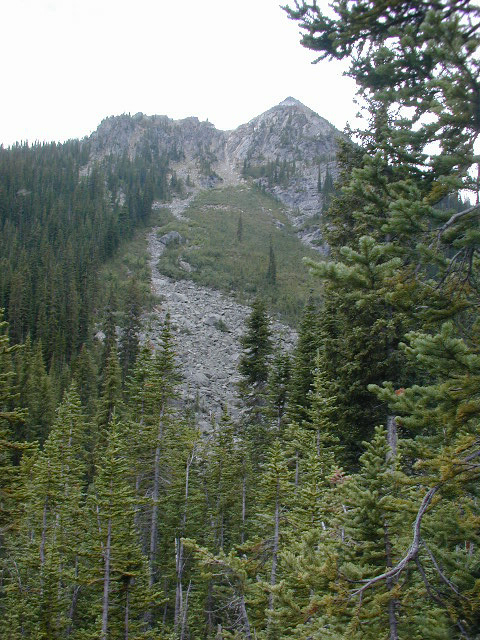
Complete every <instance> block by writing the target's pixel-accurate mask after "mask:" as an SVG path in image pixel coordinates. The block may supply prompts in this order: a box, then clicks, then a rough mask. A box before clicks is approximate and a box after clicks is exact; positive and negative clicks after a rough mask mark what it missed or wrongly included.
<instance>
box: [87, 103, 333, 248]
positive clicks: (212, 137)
mask: <svg viewBox="0 0 480 640" xmlns="http://www.w3.org/2000/svg"><path fill="white" fill-rule="evenodd" d="M342 137H343V134H342V133H341V132H340V131H339V130H338V129H336V128H335V127H334V126H333V125H332V124H331V123H329V122H328V121H327V120H326V119H325V118H323V117H322V116H320V115H318V114H317V113H316V112H315V111H313V110H312V109H310V108H309V107H307V106H306V105H304V104H303V103H301V102H300V101H299V100H297V99H296V98H293V97H292V96H288V97H287V98H286V99H285V100H283V101H282V102H280V103H279V104H278V105H275V106H273V107H271V108H270V109H268V110H267V111H265V112H263V113H261V114H259V115H258V116H255V117H254V118H252V119H251V120H249V121H248V122H246V123H244V124H241V125H240V126H238V127H237V128H235V129H232V130H227V131H222V130H219V129H217V128H216V127H215V126H214V125H213V124H212V123H211V122H209V121H208V120H207V121H200V120H199V119H198V118H197V117H195V116H189V117H187V118H183V119H180V120H173V119H171V118H169V117H168V116H165V115H151V116H148V115H145V114H143V113H140V112H139V113H137V114H135V115H133V116H131V115H127V114H122V115H120V116H110V117H108V118H105V119H104V120H102V122H101V123H100V125H99V126H98V128H97V129H96V131H94V132H93V133H92V134H91V136H90V137H89V138H88V140H89V141H90V144H91V148H92V154H91V161H101V160H102V159H103V158H105V157H106V156H108V155H120V154H125V153H126V154H127V155H128V156H129V158H130V159H133V158H135V157H136V156H137V155H139V154H143V155H145V154H151V157H152V159H153V160H154V161H155V160H156V161H160V160H161V159H167V160H168V162H169V166H170V170H171V176H172V177H174V179H175V181H180V183H181V184H183V185H184V186H185V196H188V195H191V194H192V193H193V192H194V190H195V188H196V189H209V188H219V187H221V186H232V185H239V184H242V183H244V182H246V181H251V182H253V183H255V184H257V185H258V186H259V187H261V188H262V189H264V190H265V191H267V192H269V193H271V194H272V195H274V196H275V197H277V198H278V199H279V200H280V201H281V202H282V204H284V205H286V206H287V207H288V208H289V210H290V216H291V220H292V222H293V223H294V224H295V226H296V227H297V228H298V229H299V232H300V233H301V234H303V236H302V237H303V238H304V241H305V242H306V244H311V245H313V244H317V245H319V244H320V245H321V238H320V236H319V231H318V227H317V225H316V224H313V225H311V226H309V219H311V218H313V217H315V216H317V217H318V215H319V214H320V212H321V210H322V207H323V205H324V202H325V195H324V194H323V193H322V192H321V185H322V183H325V182H326V179H327V175H328V174H330V178H332V179H334V178H335V177H336V175H337V165H336V162H335V156H336V151H337V140H338V139H339V138H342ZM330 182H331V180H330Z"/></svg>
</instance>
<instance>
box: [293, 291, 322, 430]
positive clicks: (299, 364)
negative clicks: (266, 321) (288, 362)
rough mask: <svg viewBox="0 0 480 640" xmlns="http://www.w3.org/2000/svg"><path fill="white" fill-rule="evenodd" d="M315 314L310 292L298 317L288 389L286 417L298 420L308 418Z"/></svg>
mask: <svg viewBox="0 0 480 640" xmlns="http://www.w3.org/2000/svg"><path fill="white" fill-rule="evenodd" d="M318 314H319V311H318V309H317V306H316V305H315V302H314V301H313V297H312V296H310V298H309V300H308V302H307V304H306V305H305V308H304V310H303V313H302V318H301V320H300V327H299V331H298V340H297V343H296V345H295V349H294V351H293V356H292V373H291V379H290V385H289V393H288V400H289V402H288V412H287V413H288V418H289V420H291V421H296V422H298V423H301V422H302V421H303V420H307V419H308V411H309V408H310V403H311V392H312V387H313V377H314V371H315V358H316V355H317V350H318V348H319V346H320V339H321V338H320V328H319V318H318Z"/></svg>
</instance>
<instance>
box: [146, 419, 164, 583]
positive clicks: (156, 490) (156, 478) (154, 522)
mask: <svg viewBox="0 0 480 640" xmlns="http://www.w3.org/2000/svg"><path fill="white" fill-rule="evenodd" d="M162 441H163V410H162V413H161V415H160V423H159V426H158V436H157V446H156V448H155V460H154V463H153V487H152V519H151V522H150V549H149V569H150V578H149V582H150V587H152V586H153V584H154V582H155V573H156V572H155V564H156V555H157V534H158V497H159V494H160V454H161V449H162Z"/></svg>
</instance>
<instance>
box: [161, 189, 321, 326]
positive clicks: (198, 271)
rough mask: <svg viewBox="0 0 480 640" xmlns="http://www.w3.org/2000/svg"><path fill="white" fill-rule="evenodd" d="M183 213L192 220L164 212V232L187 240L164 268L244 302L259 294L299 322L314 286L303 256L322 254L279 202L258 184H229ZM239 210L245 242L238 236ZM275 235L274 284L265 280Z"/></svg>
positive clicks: (169, 254) (165, 259)
mask: <svg viewBox="0 0 480 640" xmlns="http://www.w3.org/2000/svg"><path fill="white" fill-rule="evenodd" d="M184 215H185V217H187V218H188V222H181V221H179V220H175V219H173V217H172V216H171V214H170V215H167V214H166V213H164V215H163V220H162V221H161V222H163V224H162V226H161V230H160V232H159V233H160V234H161V235H163V234H164V233H166V232H167V231H172V230H175V231H179V232H180V233H181V235H182V236H183V237H184V238H186V243H185V244H182V245H180V246H179V245H173V246H172V245H170V246H169V247H168V248H167V250H166V251H165V252H164V254H163V256H162V257H161V259H160V261H159V269H160V271H161V272H162V273H164V274H165V275H168V276H171V277H172V278H176V279H180V278H188V279H191V280H193V281H194V282H197V283H199V284H202V285H206V286H210V287H214V288H217V289H221V290H224V291H228V292H230V293H233V294H234V295H235V296H236V297H237V299H239V300H241V301H244V302H246V301H249V300H251V299H252V298H254V297H255V296H257V295H260V296H262V297H264V298H265V300H266V301H267V304H268V305H269V307H270V309H271V310H272V311H273V312H275V313H278V314H279V315H280V316H281V317H282V318H283V319H284V320H286V321H287V322H289V323H291V324H295V323H296V321H297V320H298V317H299V314H300V312H301V310H302V308H303V305H304V303H305V300H306V298H307V296H308V293H309V291H310V289H311V288H312V287H314V286H315V285H314V283H313V282H312V281H311V277H310V275H309V273H308V269H307V268H306V267H305V266H304V265H303V263H302V258H303V257H304V256H306V255H310V256H312V257H314V258H316V259H318V257H319V256H318V253H315V252H313V251H311V250H309V249H308V248H307V247H305V246H304V245H302V244H301V242H300V241H299V239H298V238H297V237H296V235H295V233H294V231H293V229H292V226H291V224H290V223H289V221H288V219H287V217H286V215H285V211H284V208H283V206H282V205H281V204H280V203H278V202H277V201H276V200H275V199H273V198H272V197H271V196H269V195H267V194H264V193H262V192H261V191H260V190H258V189H256V188H252V187H247V186H244V187H230V188H225V189H215V190H210V191H204V192H202V193H200V194H199V195H198V196H197V197H196V198H195V200H194V201H193V202H192V204H191V205H190V207H189V208H188V209H187V210H186V211H185V213H184ZM240 215H241V217H242V228H243V234H242V240H241V241H239V240H238V239H237V228H238V221H239V217H240ZM279 222H280V223H282V224H283V225H284V226H283V227H282V228H279V224H278V223H279ZM270 239H271V241H272V246H273V249H274V253H275V260H276V269H277V278H276V285H275V286H272V285H270V284H269V283H268V282H267V279H266V273H267V269H268V263H269V247H270ZM180 260H183V261H184V262H188V263H189V264H190V265H191V267H192V268H193V270H192V272H191V273H188V272H186V271H185V270H184V269H182V268H181V267H180V265H179V261H180Z"/></svg>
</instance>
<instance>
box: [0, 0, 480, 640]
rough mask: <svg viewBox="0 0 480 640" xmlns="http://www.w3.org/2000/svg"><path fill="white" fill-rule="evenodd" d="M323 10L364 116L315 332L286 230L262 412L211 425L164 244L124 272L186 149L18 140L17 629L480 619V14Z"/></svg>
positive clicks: (12, 615)
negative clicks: (197, 397) (191, 397)
mask: <svg viewBox="0 0 480 640" xmlns="http://www.w3.org/2000/svg"><path fill="white" fill-rule="evenodd" d="M325 4H326V3H323V2H318V3H317V2H309V1H305V0H299V1H298V2H297V1H296V2H295V3H294V6H290V7H285V8H284V11H285V12H286V13H287V14H288V16H289V17H290V18H291V19H292V20H294V21H296V22H297V24H298V26H299V28H300V29H301V33H302V45H303V46H305V47H306V48H307V49H309V50H311V51H312V52H314V55H315V56H317V59H318V61H320V60H326V61H328V60H346V61H348V63H349V70H348V74H349V75H350V76H351V77H353V78H354V79H355V81H356V83H357V87H358V94H359V99H360V101H361V104H362V105H363V111H364V123H365V126H364V128H363V129H362V130H359V131H356V132H350V133H351V138H350V139H347V137H345V138H343V139H342V140H341V141H340V142H339V153H338V158H337V163H338V167H339V177H338V180H337V181H336V184H335V185H333V179H332V176H331V175H330V174H329V176H328V181H327V177H325V180H324V183H325V184H323V185H322V184H321V181H320V176H319V190H321V189H324V190H325V191H327V192H328V201H327V202H326V205H328V206H324V208H323V209H324V210H323V212H319V214H320V213H321V216H320V215H319V217H321V224H322V237H323V239H324V241H325V242H326V243H327V244H328V247H329V251H328V256H326V257H324V258H322V259H320V258H316V257H306V258H305V263H306V264H307V265H308V267H309V269H310V272H311V280H310V283H311V289H312V294H311V295H310V297H309V298H308V299H307V300H306V301H305V305H304V308H303V313H302V315H301V318H300V320H299V322H298V326H297V330H298V340H297V342H296V345H295V347H294V348H293V350H292V351H291V352H286V351H284V350H282V349H280V348H278V346H277V345H276V343H275V340H274V335H273V333H274V332H273V329H272V320H271V316H270V315H269V314H270V313H272V306H271V305H270V303H271V300H272V299H273V298H272V296H273V293H272V292H274V293H275V292H277V290H278V288H279V287H281V286H283V285H282V284H281V283H282V282H283V281H282V280H281V278H280V277H279V275H278V274H279V263H280V262H281V257H280V256H279V252H278V251H277V252H276V253H275V252H274V248H273V244H272V240H271V239H270V246H269V247H267V250H266V251H267V255H268V271H267V276H266V278H267V282H266V291H267V293H268V295H267V296H264V297H262V296H260V295H258V296H257V297H255V299H253V300H251V313H250V315H249V316H248V319H247V321H246V324H245V327H244V331H243V337H242V341H241V347H242V354H241V357H240V359H239V362H238V373H239V377H240V383H239V385H238V391H239V396H240V398H241V401H242V412H241V418H239V419H234V418H233V417H232V416H231V415H230V414H229V412H228V411H227V410H226V409H225V410H223V412H222V414H221V417H218V418H212V423H211V425H210V428H209V429H208V430H201V429H200V428H199V426H198V425H197V423H196V420H195V411H194V408H193V407H191V406H188V405H187V406H186V405H185V403H183V402H182V401H181V398H180V393H179V386H180V383H181V380H182V371H181V368H180V367H179V366H178V362H177V360H176V338H175V333H174V331H173V328H172V324H171V322H170V318H169V316H168V314H167V317H166V319H165V322H164V324H163V327H162V331H161V336H160V339H159V341H158V344H156V345H155V344H154V343H153V342H152V340H151V339H150V338H149V336H148V331H147V332H146V331H145V329H144V327H142V312H143V311H144V310H145V309H146V308H149V305H152V300H151V292H150V288H149V277H150V273H149V268H148V262H147V260H146V259H144V260H142V257H141V256H140V255H139V257H138V258H137V259H136V260H130V262H129V265H128V268H127V269H126V271H121V270H120V269H119V268H117V267H115V264H116V263H115V260H117V259H118V258H119V256H121V255H123V254H125V252H127V251H128V252H131V251H132V250H134V248H135V247H136V246H137V245H135V242H138V238H139V237H142V235H144V234H145V230H146V228H147V226H148V225H149V224H151V222H152V215H153V212H152V205H153V203H154V202H155V201H161V202H164V203H168V201H169V200H170V199H171V198H172V197H174V196H175V195H178V194H181V192H182V184H181V181H180V180H178V179H177V177H176V175H175V172H174V171H172V167H171V165H172V162H173V161H175V160H176V154H177V152H176V151H175V150H174V151H173V152H172V155H171V156H169V155H168V154H165V155H159V154H158V153H156V152H155V149H154V148H153V147H152V146H148V145H147V146H146V147H145V149H143V150H142V153H140V154H137V155H136V156H135V157H131V156H129V155H128V154H127V153H124V154H123V155H111V156H110V155H109V156H106V157H104V158H101V159H100V158H97V159H95V155H94V154H93V155H92V153H91V148H90V146H89V141H88V139H86V140H82V141H76V140H72V141H69V142H66V143H64V144H55V143H52V144H38V143H37V144H34V145H28V144H18V145H15V146H13V147H11V148H9V149H4V148H3V147H2V148H0V224H1V232H0V243H1V244H0V264H1V268H0V308H2V309H3V311H2V314H1V315H0V638H5V639H8V640H23V639H32V640H60V639H62V640H63V639H72V640H120V639H124V640H140V639H145V640H147V639H152V640H153V639H160V638H161V639H166V640H167V639H171V640H174V639H178V640H202V639H204V640H209V639H211V640H213V639H215V640H229V639H230V640H244V639H247V640H254V639H257V640H281V639H283V638H292V639H297V640H313V639H314V638H318V639H320V638H321V639H322V640H344V639H345V640H347V639H349V640H382V639H385V640H426V639H428V640H430V639H431V640H460V639H463V638H464V639H467V640H468V639H470V640H473V639H474V638H479V637H480V504H479V500H480V495H479V471H480V318H479V313H478V310H479V305H480V280H479V271H478V269H479V265H480V263H479V248H480V224H479V220H480V204H479V199H480V184H479V183H480V168H479V167H480V157H479V155H478V150H479V147H478V144H479V143H478V140H477V139H478V137H479V134H480V60H479V55H478V54H479V48H480V32H479V28H480V8H479V7H478V6H477V5H476V4H475V3H474V2H473V1H472V0H436V1H432V0H415V1H412V0H395V1H394V0H382V1H380V0H332V2H331V3H330V8H329V9H328V10H323V9H322V6H325ZM253 19H255V17H254V16H252V20H253ZM265 28H268V25H265ZM352 140H354V141H352ZM296 171H297V168H296V167H295V164H293V163H292V164H287V163H283V164H282V163H280V162H275V163H273V162H272V163H269V164H268V166H266V167H259V166H256V165H252V164H249V163H248V162H246V163H245V164H244V166H243V174H244V177H245V179H249V178H255V177H261V178H262V179H264V180H265V181H266V182H268V183H269V184H273V185H275V184H282V182H284V181H285V180H286V179H287V176H289V175H290V174H292V173H294V172H296ZM327 183H328V184H327ZM230 193H231V194H233V193H234V192H233V191H231V192H230ZM237 195H238V193H237ZM232 197H233V196H232ZM472 203H473V204H472ZM246 222H248V223H249V224H251V223H250V218H248V220H247V219H246V218H242V217H241V215H240V216H238V217H237V216H236V217H235V219H234V221H233V222H232V223H231V225H230V226H231V227H232V229H235V228H236V234H235V232H232V233H233V235H234V236H236V241H237V242H238V243H239V244H240V243H241V242H244V236H245V228H244V224H245V223H246ZM132 248H133V249H132ZM318 255H320V254H318ZM308 256H311V254H310V253H309V254H308ZM112 265H113V266H112ZM276 288H277V289H276ZM257 293H259V292H258V291H257ZM275 295H276V293H275ZM269 305H270V306H269ZM145 332H146V333H147V335H146V337H145V335H144V334H145ZM99 334H101V339H96V338H95V336H96V335H97V336H98V335H99Z"/></svg>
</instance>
